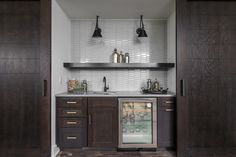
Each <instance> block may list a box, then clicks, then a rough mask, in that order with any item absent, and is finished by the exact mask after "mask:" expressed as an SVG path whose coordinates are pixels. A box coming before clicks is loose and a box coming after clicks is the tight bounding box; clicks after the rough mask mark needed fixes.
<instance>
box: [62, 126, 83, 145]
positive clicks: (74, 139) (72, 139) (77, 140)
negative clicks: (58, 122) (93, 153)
mask: <svg viewBox="0 0 236 157" xmlns="http://www.w3.org/2000/svg"><path fill="white" fill-rule="evenodd" d="M58 145H59V146H60V147H61V148H80V147H86V146H87V130H86V129H85V128H76V129H75V128H61V129H59V144H58Z"/></svg>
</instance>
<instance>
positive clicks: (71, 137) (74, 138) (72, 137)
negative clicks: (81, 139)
mask: <svg viewBox="0 0 236 157" xmlns="http://www.w3.org/2000/svg"><path fill="white" fill-rule="evenodd" d="M66 139H67V140H76V139H77V137H76V136H67V137H66Z"/></svg>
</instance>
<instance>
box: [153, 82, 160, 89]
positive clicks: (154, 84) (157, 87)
mask: <svg viewBox="0 0 236 157" xmlns="http://www.w3.org/2000/svg"><path fill="white" fill-rule="evenodd" d="M159 89H160V86H159V82H158V81H157V79H155V82H154V83H153V90H154V91H159Z"/></svg>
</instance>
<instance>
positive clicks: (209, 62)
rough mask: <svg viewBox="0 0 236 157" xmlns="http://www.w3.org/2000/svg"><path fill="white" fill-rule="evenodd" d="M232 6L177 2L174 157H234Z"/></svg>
mask: <svg viewBox="0 0 236 157" xmlns="http://www.w3.org/2000/svg"><path fill="white" fill-rule="evenodd" d="M235 119H236V1H233V0H231V1H229V0H215V1H207V0H201V1H200V0H199V1H198V0H177V120H178V130H177V134H178V137H177V140H178V141H177V154H178V157H233V156H236V121H235Z"/></svg>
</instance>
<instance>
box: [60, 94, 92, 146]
mask: <svg viewBox="0 0 236 157" xmlns="http://www.w3.org/2000/svg"><path fill="white" fill-rule="evenodd" d="M56 103H57V119H56V120H57V144H58V145H59V146H60V148H61V149H63V148H78V147H84V146H87V99H86V98H57V99H56Z"/></svg>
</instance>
